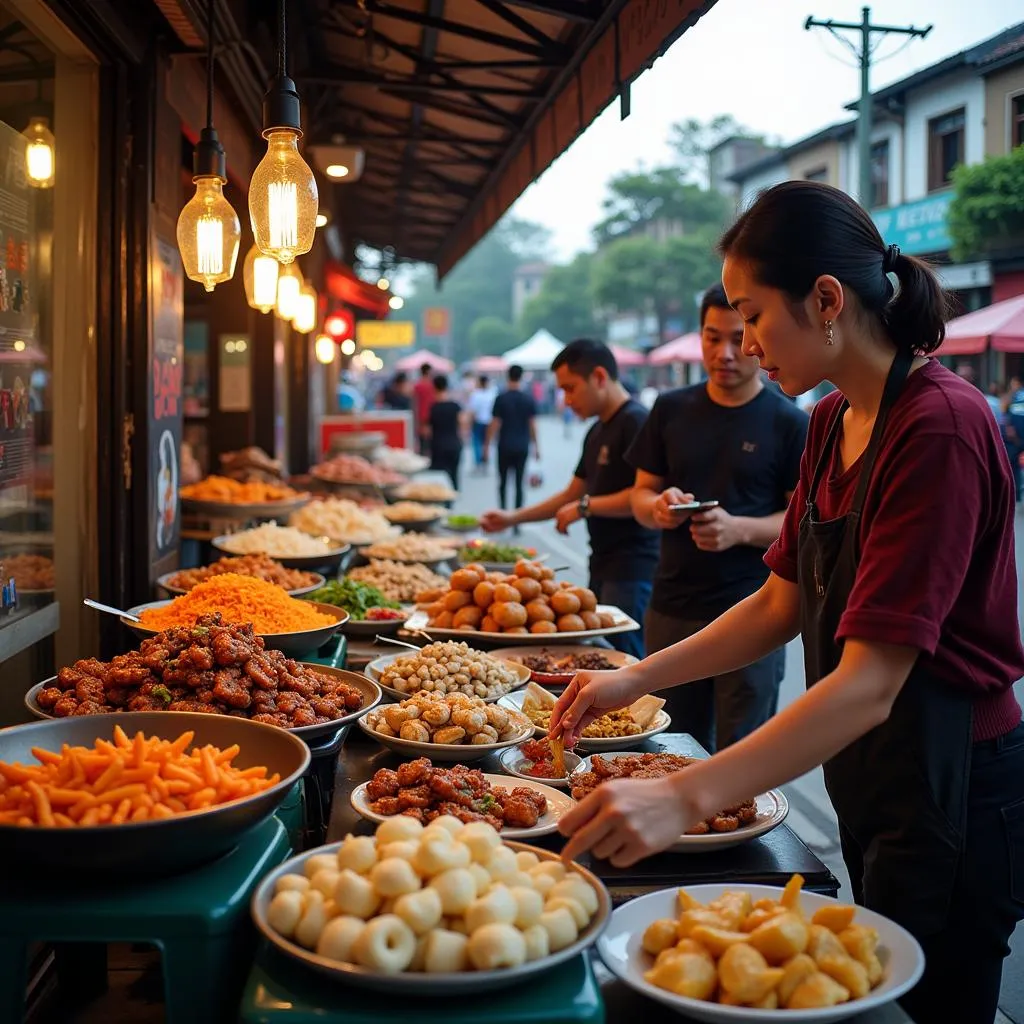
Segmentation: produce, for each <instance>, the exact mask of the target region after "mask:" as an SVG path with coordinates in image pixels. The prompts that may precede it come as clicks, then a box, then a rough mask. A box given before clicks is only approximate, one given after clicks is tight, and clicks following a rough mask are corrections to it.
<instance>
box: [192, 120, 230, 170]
mask: <svg viewBox="0 0 1024 1024" xmlns="http://www.w3.org/2000/svg"><path fill="white" fill-rule="evenodd" d="M227 170H228V165H227V158H226V157H225V155H224V147H223V146H222V145H221V144H220V139H219V138H217V129H216V128H209V127H207V128H204V129H203V130H202V131H201V132H200V133H199V141H198V142H197V143H196V148H195V151H194V152H193V154H192V175H193V177H194V178H220V180H221V181H225V182H226V181H227V180H228V174H227Z"/></svg>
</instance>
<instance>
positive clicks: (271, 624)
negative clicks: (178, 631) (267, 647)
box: [139, 572, 335, 634]
mask: <svg viewBox="0 0 1024 1024" xmlns="http://www.w3.org/2000/svg"><path fill="white" fill-rule="evenodd" d="M214 612H220V613H221V616H222V617H223V620H224V622H236V623H249V622H251V623H252V627H253V629H254V630H255V631H256V633H258V634H267V633H299V632H301V631H302V630H306V629H319V628H320V627H321V626H329V625H330V624H331V623H332V622H334V621H335V619H334V618H332V617H331V616H330V615H325V614H324V613H323V612H320V611H317V610H316V608H314V607H313V605H311V604H310V603H309V602H308V601H297V600H296V599H295V598H294V597H289V596H288V594H286V593H285V592H284V591H283V590H282V589H281V588H280V587H278V586H276V585H275V584H273V583H267V582H266V581H265V580H260V579H256V578H255V577H254V576H239V575H238V573H233V572H226V573H224V574H222V575H220V576H213V577H211V578H210V579H208V580H206V582H205V583H199V584H197V585H196V586H194V587H193V588H192V589H191V590H190V591H189V592H188V593H187V594H182V596H181V597H176V598H175V599H174V600H173V601H172V602H171V603H170V604H168V605H165V606H164V607H163V608H150V609H147V610H146V611H144V612H142V613H141V614H140V615H139V618H140V619H142V624H143V625H144V626H147V627H148V628H150V629H156V630H164V629H171V628H173V627H174V626H194V625H195V622H196V619H198V618H199V617H200V616H201V615H212V614H213V613H214Z"/></svg>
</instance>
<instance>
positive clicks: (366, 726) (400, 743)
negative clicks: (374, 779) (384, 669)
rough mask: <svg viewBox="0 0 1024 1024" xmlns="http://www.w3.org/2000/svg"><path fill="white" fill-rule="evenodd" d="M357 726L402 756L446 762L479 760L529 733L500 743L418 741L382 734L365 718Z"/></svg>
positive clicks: (525, 737) (520, 741)
mask: <svg viewBox="0 0 1024 1024" xmlns="http://www.w3.org/2000/svg"><path fill="white" fill-rule="evenodd" d="M359 728H360V729H362V730H363V732H365V733H366V735H367V736H372V737H373V739H375V740H376V741H377V742H378V743H380V744H381V745H382V746H385V747H387V748H388V750H393V751H394V752H395V753H396V754H401V755H402V757H408V758H416V757H429V758H430V760H431V761H441V762H447V763H451V762H455V761H462V762H464V763H468V762H469V761H479V760H480V758H482V757H486V756H487V755H488V754H494V753H496V752H497V751H500V750H505V749H506V748H507V747H514V746H516V745H517V744H519V743H522V742H523V740H526V739H529V738H530V734H529V733H528V732H524V733H522V734H521V735H519V736H513V737H512V739H510V740H505V741H504V742H500V743H420V742H418V741H417V740H403V739H402V737H401V736H384V735H383V734H382V733H379V732H377V730H376V729H373V728H371V727H370V723H369V722H367V721H366V719H365V718H360V719H359Z"/></svg>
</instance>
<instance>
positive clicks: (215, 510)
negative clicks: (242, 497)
mask: <svg viewBox="0 0 1024 1024" xmlns="http://www.w3.org/2000/svg"><path fill="white" fill-rule="evenodd" d="M310 500H311V495H309V494H300V495H298V496H297V497H294V498H288V499H286V500H285V501H257V502H251V503H249V504H246V505H241V504H236V503H234V502H230V501H201V500H199V499H196V498H182V499H181V510H182V512H188V513H191V514H192V515H197V516H205V517H206V518H208V519H239V520H241V519H278V518H287V517H288V516H290V515H291V514H292V513H293V512H297V511H298V510H299V509H300V508H302V506H303V505H308V504H309V502H310Z"/></svg>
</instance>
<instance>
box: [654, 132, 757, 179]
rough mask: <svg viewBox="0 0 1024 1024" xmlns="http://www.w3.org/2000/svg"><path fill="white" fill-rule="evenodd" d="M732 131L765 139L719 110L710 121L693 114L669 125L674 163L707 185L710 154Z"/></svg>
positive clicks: (687, 175)
mask: <svg viewBox="0 0 1024 1024" xmlns="http://www.w3.org/2000/svg"><path fill="white" fill-rule="evenodd" d="M733 135H742V136H744V137H745V138H748V139H758V140H759V141H761V142H764V141H765V139H764V137H763V136H760V135H753V134H751V132H749V131H747V129H745V128H744V127H743V126H742V125H740V123H739V122H738V121H737V120H736V118H734V117H733V116H732V114H719V115H718V116H717V117H713V118H712V119H711V120H710V121H707V122H704V121H698V120H696V119H695V118H692V117H691V118H688V119H687V120H685V121H677V122H676V123H675V124H674V125H672V127H671V128H670V129H669V137H668V144H669V147H670V148H671V149H672V152H673V153H674V155H675V160H674V165H675V167H676V168H677V169H678V171H679V173H680V176H681V177H682V179H683V180H684V181H689V182H693V183H696V184H698V185H702V186H704V187H705V188H706V187H707V182H708V154H709V153H710V152H711V150H712V149H714V148H715V146H717V145H718V144H719V143H720V142H724V141H725V140H726V139H728V138H730V137H731V136H733Z"/></svg>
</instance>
